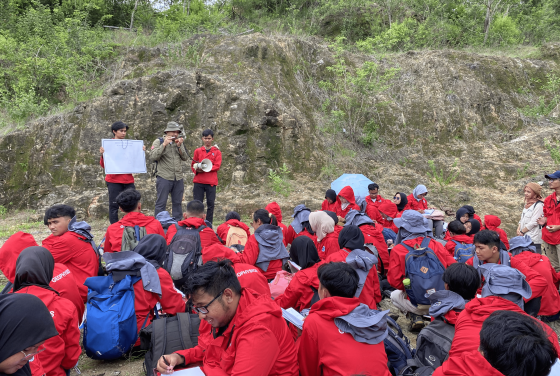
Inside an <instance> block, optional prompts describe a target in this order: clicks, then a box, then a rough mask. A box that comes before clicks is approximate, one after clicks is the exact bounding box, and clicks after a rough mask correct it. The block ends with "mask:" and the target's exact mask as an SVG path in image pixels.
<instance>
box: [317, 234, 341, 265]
mask: <svg viewBox="0 0 560 376" xmlns="http://www.w3.org/2000/svg"><path fill="white" fill-rule="evenodd" d="M338 251H340V246H339V245H338V234H337V233H336V232H334V231H333V232H331V233H328V234H327V236H325V237H324V238H323V239H322V240H321V241H320V242H319V244H317V253H318V254H319V257H320V258H321V260H324V259H326V258H327V257H328V256H330V255H332V254H333V253H336V252H338Z"/></svg>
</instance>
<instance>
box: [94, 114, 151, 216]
mask: <svg viewBox="0 0 560 376" xmlns="http://www.w3.org/2000/svg"><path fill="white" fill-rule="evenodd" d="M111 131H112V132H113V139H116V140H124V139H125V138H126V132H127V131H128V125H126V124H125V123H123V122H122V121H117V122H115V123H113V125H111ZM143 150H144V151H145V150H146V146H144V148H143ZM99 152H100V153H101V159H100V160H99V164H100V165H101V167H103V168H105V162H104V161H103V153H105V149H103V146H102V147H100V148H99ZM105 182H106V184H107V190H108V191H109V222H111V224H113V223H115V222H117V221H118V220H119V205H118V204H117V196H118V195H119V194H120V193H121V192H124V191H125V190H127V189H129V188H132V189H136V187H135V186H134V177H133V176H132V174H107V175H105Z"/></svg>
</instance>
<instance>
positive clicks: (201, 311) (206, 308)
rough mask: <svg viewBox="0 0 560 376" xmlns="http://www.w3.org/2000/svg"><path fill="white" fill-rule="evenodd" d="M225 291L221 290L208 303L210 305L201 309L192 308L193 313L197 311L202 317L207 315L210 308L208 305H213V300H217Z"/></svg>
mask: <svg viewBox="0 0 560 376" xmlns="http://www.w3.org/2000/svg"><path fill="white" fill-rule="evenodd" d="M224 291H225V290H222V292H221V293H219V294H218V295H217V296H216V297H215V298H214V299H212V300H211V301H210V303H208V304H206V305H205V306H202V307H194V309H195V311H197V312H198V313H202V314H203V315H206V314H207V313H208V307H210V304H212V303H214V300H216V299H218V298H219V297H220V296H222V294H223V293H224Z"/></svg>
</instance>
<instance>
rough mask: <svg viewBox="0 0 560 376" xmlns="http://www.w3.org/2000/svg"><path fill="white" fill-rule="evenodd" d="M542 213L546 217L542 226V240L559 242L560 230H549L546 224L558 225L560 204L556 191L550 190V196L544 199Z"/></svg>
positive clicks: (559, 222)
mask: <svg viewBox="0 0 560 376" xmlns="http://www.w3.org/2000/svg"><path fill="white" fill-rule="evenodd" d="M543 215H544V216H545V217H546V225H545V226H543V228H542V240H543V241H545V242H546V243H548V244H552V245H557V244H560V231H556V232H550V231H548V229H547V228H546V226H557V225H560V206H558V199H557V198H556V192H552V194H551V195H550V196H548V197H547V198H545V199H544V205H543Z"/></svg>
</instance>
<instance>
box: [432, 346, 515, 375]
mask: <svg viewBox="0 0 560 376" xmlns="http://www.w3.org/2000/svg"><path fill="white" fill-rule="evenodd" d="M473 375H484V376H504V375H503V374H502V373H501V372H500V371H498V370H497V369H495V368H493V367H492V366H491V365H490V363H488V361H487V360H486V358H484V357H483V356H482V354H481V353H480V352H479V351H478V350H475V351H470V352H464V353H462V354H458V355H457V356H454V357H452V358H449V359H448V360H446V361H445V362H444V363H443V364H442V366H441V367H438V368H437V369H436V370H435V372H434V373H433V374H432V376H473Z"/></svg>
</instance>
